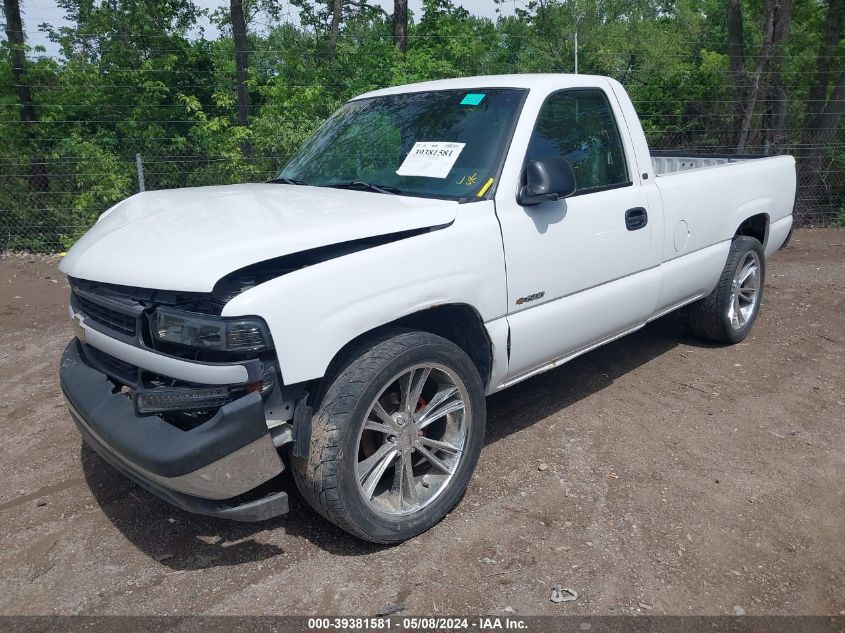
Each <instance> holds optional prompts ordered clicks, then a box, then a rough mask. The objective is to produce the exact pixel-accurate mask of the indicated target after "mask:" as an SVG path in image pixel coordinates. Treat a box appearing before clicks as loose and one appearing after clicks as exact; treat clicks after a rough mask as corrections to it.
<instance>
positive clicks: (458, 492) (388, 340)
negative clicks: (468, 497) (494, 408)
mask: <svg viewBox="0 0 845 633" xmlns="http://www.w3.org/2000/svg"><path fill="white" fill-rule="evenodd" d="M340 365H341V366H339V367H338V368H337V369H336V370H335V371H334V373H333V374H332V376H330V377H328V380H329V382H328V384H327V387H326V389H325V391H324V395H322V397H320V398H319V402H318V403H316V404H315V412H314V415H313V418H312V421H311V444H310V447H309V449H310V450H309V451H308V457H307V458H300V457H297V456H296V455H294V454H293V453H292V454H291V462H292V466H293V468H292V470H293V473H294V479H295V481H296V483H297V486H298V487H299V489H300V491H301V492H302V495H303V497H305V499H306V501H307V502H308V503H309V504H310V505H311V506H312V507H313V508H314V509H315V510H317V512H319V513H320V514H322V515H323V516H324V517H325V518H327V519H328V520H329V521H331V522H332V523H334V524H335V525H337V526H338V527H340V528H342V529H344V530H346V531H347V532H349V533H351V534H353V535H355V536H357V537H359V538H362V539H364V540H367V541H372V542H375V543H398V542H401V541H404V540H406V539H409V538H412V537H414V536H416V535H418V534H420V533H422V532H424V531H425V530H427V529H429V528H430V527H432V526H433V525H434V524H435V523H437V522H438V521H440V520H441V519H442V518H443V517H444V516H445V515H446V514H447V513H448V512H449V511H450V510H452V508H454V507H455V505H457V503H458V502H459V501H460V499H461V497H462V496H463V494H464V492H465V490H466V487H467V485H468V483H469V480H470V477H471V476H472V473H473V471H474V470H475V466H476V463H477V462H478V457H479V454H480V453H481V447H482V444H483V441H484V429H485V417H486V409H485V397H484V388H483V385H482V382H481V378H480V376H479V375H478V371H477V369H476V367H475V365H474V364H473V362H472V361H471V360H470V358H469V357H468V356H467V355H466V354H465V353H464V352H463V350H461V349H460V348H459V347H457V346H456V345H455V344H454V343H452V342H450V341H448V340H446V339H444V338H441V337H439V336H435V335H433V334H429V333H426V332H412V331H400V332H394V333H393V334H392V335H387V336H384V337H382V338H380V339H378V340H376V341H375V342H374V343H373V344H372V345H371V346H370V347H369V348H368V349H366V350H364V351H363V353H361V354H360V355H359V356H357V358H352V359H350V360H349V361H347V362H346V363H341V364H340Z"/></svg>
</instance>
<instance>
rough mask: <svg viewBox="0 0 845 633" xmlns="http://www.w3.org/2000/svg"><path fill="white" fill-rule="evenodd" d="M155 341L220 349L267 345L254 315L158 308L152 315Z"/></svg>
mask: <svg viewBox="0 0 845 633" xmlns="http://www.w3.org/2000/svg"><path fill="white" fill-rule="evenodd" d="M151 329H152V335H153V338H154V339H155V340H157V341H162V342H165V343H175V344H177V345H188V346H190V347H196V348H198V349H208V350H214V351H220V352H260V351H262V350H265V349H270V347H271V344H270V334H269V332H268V331H267V326H266V325H265V324H264V322H263V321H262V320H261V319H257V318H234V319H227V318H223V317H213V316H208V315H205V314H195V313H193V312H182V311H180V310H169V309H167V308H159V309H158V310H156V311H155V312H154V313H153V315H152V328H151Z"/></svg>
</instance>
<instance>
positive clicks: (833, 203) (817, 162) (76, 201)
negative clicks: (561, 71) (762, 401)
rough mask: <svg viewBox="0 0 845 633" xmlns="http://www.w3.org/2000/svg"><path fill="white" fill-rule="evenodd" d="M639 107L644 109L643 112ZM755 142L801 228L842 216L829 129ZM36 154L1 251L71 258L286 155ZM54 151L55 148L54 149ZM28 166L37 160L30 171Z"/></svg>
mask: <svg viewBox="0 0 845 633" xmlns="http://www.w3.org/2000/svg"><path fill="white" fill-rule="evenodd" d="M644 109H645V106H644ZM643 119H644V125H645V128H646V134H647V136H648V137H649V143H650V145H651V147H652V149H654V150H671V151H681V152H684V151H688V152H690V153H702V154H731V153H733V150H734V145H733V144H732V139H733V138H734V137H735V132H734V131H733V130H730V129H716V130H712V129H706V127H707V125H706V122H705V124H704V125H703V126H702V125H699V128H701V129H698V130H691V131H683V132H678V131H672V132H667V131H664V130H657V131H656V130H655V127H654V126H653V125H650V121H649V119H648V115H647V114H646V115H644V117H643ZM756 134H757V135H758V136H759V137H760V138H754V137H753V136H752V138H751V142H750V143H749V144H748V145H747V146H746V149H745V153H747V154H759V155H774V154H791V155H794V156H795V157H796V160H797V170H798V190H797V195H796V201H795V212H794V213H795V220H796V224H797V225H798V226H805V227H806V226H824V225H830V224H834V223H837V222H838V223H841V222H842V221H843V218H845V159H843V155H845V139H843V138H842V136H841V135H837V133H836V131H835V130H831V131H830V133H829V134H828V135H827V137H826V138H823V139H822V140H821V141H820V142H818V143H813V144H807V143H790V142H783V143H780V144H777V145H771V144H765V143H764V142H763V141H762V137H763V134H762V133H761V132H760V131H757V132H756ZM53 147H54V149H52V150H51V151H49V152H44V153H43V154H40V153H39V151H38V150H37V148H33V152H32V156H38V158H32V157H26V156H21V157H20V158H14V159H0V251H9V250H30V251H38V252H61V251H65V250H67V249H68V248H69V247H70V246H71V245H72V244H73V242H74V241H75V240H76V239H78V238H79V236H81V235H82V233H84V231H85V230H86V229H87V228H89V227H90V226H91V225H92V224H93V223H94V222H95V221H96V219H97V217H98V216H99V215H100V214H101V213H102V212H103V211H105V210H106V209H107V208H108V207H110V206H111V205H113V204H115V203H117V202H119V201H120V200H122V199H123V198H126V197H128V196H130V195H132V194H134V193H136V192H138V191H141V190H147V191H149V190H155V189H168V188H177V187H194V186H202V185H217V184H229V183H235V182H261V181H266V180H268V179H269V178H271V177H272V176H273V175H274V174H275V173H276V172H277V171H278V170H279V169H280V168H281V166H282V165H284V163H285V161H286V160H287V158H288V156H281V155H256V156H253V157H252V158H250V159H244V158H242V157H241V156H240V155H239V154H238V153H236V152H233V153H232V155H227V156H208V155H178V154H161V153H157V152H156V140H155V139H150V138H143V137H138V138H125V139H123V140H122V141H120V142H118V143H117V144H116V145H114V146H113V147H110V148H108V151H103V150H102V149H101V148H99V146H96V145H95V144H93V143H92V144H91V145H90V146H87V145H86V143H85V142H84V141H83V142H79V143H71V144H70V147H69V144H68V143H60V144H56V145H53ZM57 147H58V148H59V149H55V148H57ZM32 161H37V165H36V166H34V165H33V164H32Z"/></svg>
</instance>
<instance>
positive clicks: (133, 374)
mask: <svg viewBox="0 0 845 633" xmlns="http://www.w3.org/2000/svg"><path fill="white" fill-rule="evenodd" d="M85 352H86V354H87V356H88V359H89V360H90V361H91V362H92V363H94V364H95V365H97V368H98V369H100V370H101V371H102V372H103V373H104V374H106V375H108V376H111V377H112V378H115V379H117V380H120V381H121V382H126V383H129V384H130V385H135V384H137V383H138V368H137V367H136V366H135V365H132V364H131V363H127V362H124V361H122V360H120V359H119V358H115V357H114V356H111V355H110V354H106V353H105V352H102V351H100V350H98V349H97V348H96V347H92V346H90V345H86V346H85Z"/></svg>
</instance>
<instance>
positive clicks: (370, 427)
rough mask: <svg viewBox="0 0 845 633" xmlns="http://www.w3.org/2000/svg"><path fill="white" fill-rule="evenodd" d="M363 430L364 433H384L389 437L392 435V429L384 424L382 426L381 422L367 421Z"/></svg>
mask: <svg viewBox="0 0 845 633" xmlns="http://www.w3.org/2000/svg"><path fill="white" fill-rule="evenodd" d="M364 430H365V431H376V432H377V433H384V434H386V435H390V434H391V433H393V432H394V431H393V428H392V427H390V426H387V425H386V424H382V423H381V422H375V421H373V420H367V421H366V422H364Z"/></svg>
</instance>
